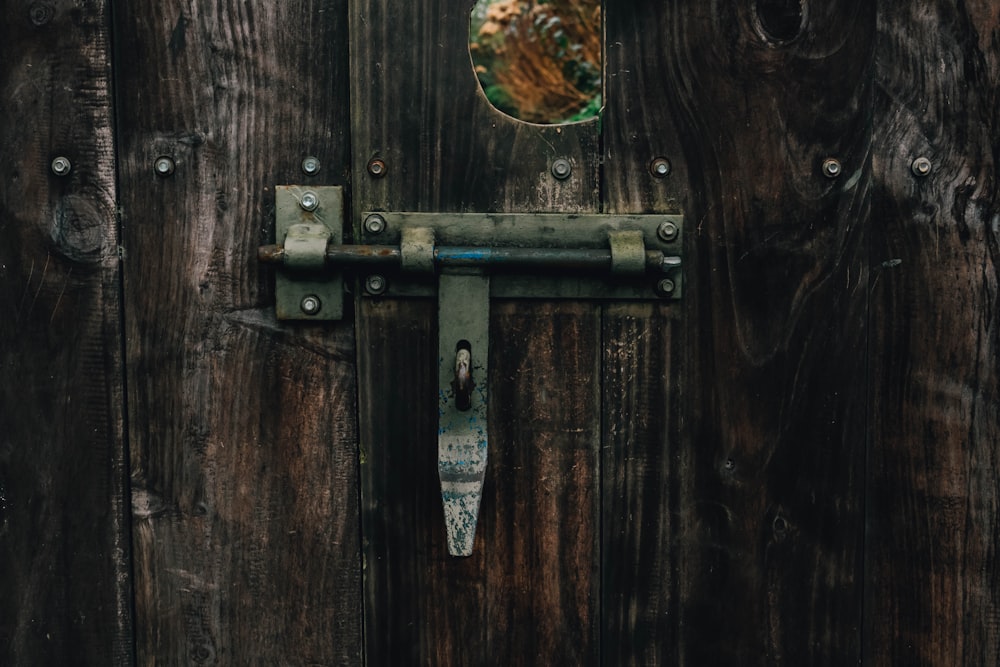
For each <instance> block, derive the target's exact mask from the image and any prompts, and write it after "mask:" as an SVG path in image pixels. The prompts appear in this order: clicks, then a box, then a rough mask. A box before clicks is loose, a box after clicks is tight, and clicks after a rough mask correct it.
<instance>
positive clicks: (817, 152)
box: [602, 1, 874, 665]
mask: <svg viewBox="0 0 1000 667" xmlns="http://www.w3.org/2000/svg"><path fill="white" fill-rule="evenodd" d="M773 4H774V3H762V2H758V3H744V4H738V5H734V4H726V3H702V4H695V3H679V2H675V3H659V4H658V3H639V2H629V3H617V4H614V5H613V6H610V5H609V6H608V7H607V14H606V21H607V23H606V30H607V40H608V42H607V43H608V48H607V52H608V65H607V82H608V89H607V91H606V99H607V105H608V106H607V109H606V114H605V118H604V123H603V126H604V132H605V133H604V139H605V171H604V173H605V178H606V182H605V185H604V191H605V192H606V193H607V195H606V196H607V201H606V203H605V205H606V207H607V209H608V210H610V211H612V212H616V211H621V212H638V211H651V210H655V211H664V212H669V211H672V210H674V208H675V207H679V208H680V209H681V210H682V211H683V212H684V213H685V215H686V216H687V221H688V224H687V230H686V243H685V247H686V250H687V252H686V268H685V275H686V288H685V296H684V299H683V301H682V302H681V303H680V304H677V305H675V306H656V307H649V306H641V307H616V308H611V309H609V310H608V311H607V313H606V316H605V325H604V332H605V333H604V335H605V342H604V349H605V358H604V367H605V369H606V370H605V390H604V394H605V406H606V410H607V412H606V415H605V426H604V433H605V439H606V442H605V448H606V449H605V455H604V466H605V469H604V479H605V480H606V487H605V492H604V496H605V501H604V514H603V516H604V519H603V525H604V526H605V529H606V530H605V536H604V572H605V574H604V579H603V586H604V590H605V592H604V595H603V599H604V623H603V634H602V637H603V646H604V655H605V658H606V659H607V660H609V661H610V662H613V663H614V664H691V665H705V664H763V663H768V664H786V663H787V664H810V665H827V664H828V665H843V664H850V663H855V662H857V660H858V657H859V655H860V652H861V646H860V645H861V635H860V631H859V627H860V626H859V623H860V614H861V599H862V598H861V595H862V587H861V585H862V579H861V574H860V566H861V562H862V560H861V555H862V543H863V541H862V537H863V514H862V512H863V491H864V485H863V483H862V478H861V475H862V474H863V463H864V444H865V438H864V434H865V431H864V429H865V423H864V422H865V409H864V394H863V392H860V391H858V387H861V386H863V382H864V379H865V357H864V350H865V337H866V331H865V327H866V302H867V297H866V287H867V277H866V276H867V272H866V260H867V257H866V256H865V249H866V231H865V230H866V221H867V220H868V215H869V178H870V170H869V166H868V155H869V147H870V142H871V118H870V107H871V87H870V85H869V82H870V81H871V78H872V75H871V62H872V59H871V52H872V48H873V38H874V10H873V8H872V6H870V5H869V4H868V3H864V2H857V1H845V2H832V3H825V4H822V5H820V4H817V3H809V4H808V11H806V12H805V13H804V15H803V16H804V18H803V19H802V20H801V21H797V22H795V25H792V26H790V27H789V24H788V23H787V21H786V20H785V19H784V18H781V17H775V16H771V15H768V12H769V11H770V10H769V8H768V7H769V6H771V5H773ZM785 4H788V3H785ZM791 4H792V5H794V4H795V3H791ZM766 5H767V6H766ZM765 19H767V20H765ZM798 23H801V26H799V25H798ZM765 26H767V27H765ZM775 32H780V33H781V35H780V36H781V37H783V39H778V38H777V37H778V36H779V35H776V34H775ZM660 156H662V157H666V158H668V159H670V160H671V162H672V166H673V172H672V174H671V176H669V177H667V178H666V179H662V180H660V179H656V178H654V177H651V175H650V173H649V171H648V166H649V164H650V161H651V160H653V159H654V158H656V157H660ZM827 157H835V158H837V159H838V160H839V161H840V163H841V165H842V166H843V172H842V175H841V176H840V177H839V178H836V179H828V178H825V177H824V176H823V175H822V172H821V164H822V162H823V160H824V159H825V158H827Z"/></svg>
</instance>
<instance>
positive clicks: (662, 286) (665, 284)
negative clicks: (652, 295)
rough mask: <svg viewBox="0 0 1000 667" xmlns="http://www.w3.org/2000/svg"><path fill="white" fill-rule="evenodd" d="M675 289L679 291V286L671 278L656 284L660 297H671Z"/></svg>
mask: <svg viewBox="0 0 1000 667" xmlns="http://www.w3.org/2000/svg"><path fill="white" fill-rule="evenodd" d="M675 289H677V285H675V284H674V281H673V280H671V279H670V278H663V279H662V280H660V282H658V283H656V291H657V292H659V293H660V296H670V295H671V294H673V293H674V290H675Z"/></svg>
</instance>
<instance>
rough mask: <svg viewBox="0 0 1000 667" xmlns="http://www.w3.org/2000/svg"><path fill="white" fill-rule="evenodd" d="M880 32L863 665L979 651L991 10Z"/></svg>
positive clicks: (988, 576) (990, 561)
mask: <svg viewBox="0 0 1000 667" xmlns="http://www.w3.org/2000/svg"><path fill="white" fill-rule="evenodd" d="M878 29H879V37H878V50H877V52H876V62H877V75H876V82H877V86H876V98H875V99H876V106H875V110H876V124H877V127H878V128H879V132H878V134H877V140H876V142H875V149H874V158H873V161H874V167H875V169H874V171H875V179H876V189H875V215H874V216H873V224H872V233H873V237H874V243H873V246H872V257H871V266H872V317H871V321H872V338H871V349H872V350H873V363H872V388H873V400H872V428H871V442H872V449H871V457H870V461H871V462H870V474H869V477H868V479H869V496H870V511H869V520H868V523H869V530H868V534H869V539H868V543H869V549H868V554H869V557H868V568H867V571H868V581H869V582H870V584H869V588H870V589H871V594H870V595H869V596H868V608H867V614H866V617H867V619H868V620H869V623H868V627H869V631H868V642H867V646H866V658H867V660H866V664H872V665H902V664H906V665H920V666H925V665H992V664H997V662H998V660H1000V625H998V621H997V619H998V615H1000V578H998V574H1000V571H998V560H997V544H998V539H1000V535H998V529H997V521H998V516H1000V514H998V512H1000V510H998V499H1000V493H998V475H997V470H998V464H1000V461H998V459H1000V396H998V388H1000V324H998V320H997V305H998V289H1000V285H998V262H1000V241H998V234H1000V229H998V217H997V215H998V214H997V201H998V186H997V162H996V160H997V137H998V136H1000V122H998V115H997V114H998V109H1000V106H998V92H1000V83H998V82H1000V44H998V41H997V36H998V34H1000V15H998V12H997V6H996V3H994V2H990V1H989V0H975V1H972V2H957V1H954V0H929V1H926V2H921V3H917V4H914V5H912V6H911V5H908V4H904V5H899V6H896V5H892V6H891V7H890V6H885V7H883V8H882V9H881V10H880V12H879V20H878ZM918 157H926V158H928V159H929V160H930V163H931V165H932V166H931V172H930V174H929V175H927V176H925V177H917V176H915V175H914V174H913V173H912V171H911V165H912V163H913V160H914V159H916V158H918Z"/></svg>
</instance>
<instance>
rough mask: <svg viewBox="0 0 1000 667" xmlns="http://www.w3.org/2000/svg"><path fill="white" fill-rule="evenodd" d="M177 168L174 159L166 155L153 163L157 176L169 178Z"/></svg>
mask: <svg viewBox="0 0 1000 667" xmlns="http://www.w3.org/2000/svg"><path fill="white" fill-rule="evenodd" d="M175 167H176V165H175V164H174V161H173V159H171V158H169V157H167V156H166V155H161V156H160V157H158V158H156V160H155V161H154V162H153V171H155V172H156V175H157V176H169V175H170V174H172V173H174V168H175Z"/></svg>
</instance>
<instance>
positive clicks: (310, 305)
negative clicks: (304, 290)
mask: <svg viewBox="0 0 1000 667" xmlns="http://www.w3.org/2000/svg"><path fill="white" fill-rule="evenodd" d="M322 306H323V304H322V303H321V302H320V300H319V297H318V296H315V295H313V294H310V295H309V296H306V297H303V299H302V303H301V304H299V307H300V308H302V312H303V313H305V314H306V315H315V314H316V313H318V312H319V309H320V308H321V307H322Z"/></svg>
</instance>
